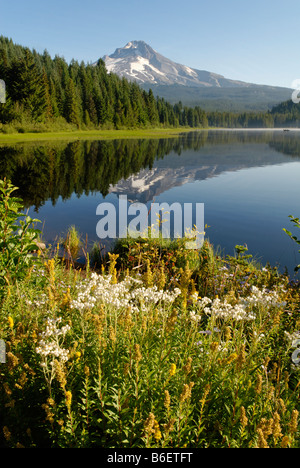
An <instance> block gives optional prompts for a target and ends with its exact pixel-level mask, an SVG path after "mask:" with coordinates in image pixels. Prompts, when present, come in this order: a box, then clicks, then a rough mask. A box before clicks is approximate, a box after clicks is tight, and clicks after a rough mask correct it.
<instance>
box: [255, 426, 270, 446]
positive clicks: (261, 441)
mask: <svg viewBox="0 0 300 468" xmlns="http://www.w3.org/2000/svg"><path fill="white" fill-rule="evenodd" d="M257 433H258V442H257V447H258V448H269V446H268V443H267V441H266V439H265V436H264V433H263V431H262V429H257Z"/></svg>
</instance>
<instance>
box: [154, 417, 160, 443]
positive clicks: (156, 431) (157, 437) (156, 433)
mask: <svg viewBox="0 0 300 468" xmlns="http://www.w3.org/2000/svg"><path fill="white" fill-rule="evenodd" d="M154 439H155V440H156V442H158V441H159V440H160V439H161V431H160V427H159V424H158V422H157V421H156V420H155V421H154Z"/></svg>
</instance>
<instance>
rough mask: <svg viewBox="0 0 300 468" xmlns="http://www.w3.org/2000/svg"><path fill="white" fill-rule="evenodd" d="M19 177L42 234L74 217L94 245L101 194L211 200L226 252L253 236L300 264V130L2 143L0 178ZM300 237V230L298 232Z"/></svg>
mask: <svg viewBox="0 0 300 468" xmlns="http://www.w3.org/2000/svg"><path fill="white" fill-rule="evenodd" d="M4 176H6V177H8V178H10V179H11V180H12V182H13V183H14V184H15V185H17V186H18V187H19V188H20V189H19V196H21V197H22V198H23V200H24V203H25V206H26V208H28V209H29V214H30V215H31V216H32V217H37V218H38V219H40V220H41V221H42V223H43V224H42V229H43V237H44V239H45V241H46V242H47V243H54V242H56V241H57V239H58V237H59V236H61V235H64V234H65V233H66V232H67V230H68V228H69V226H71V225H75V226H76V227H77V228H78V230H79V231H80V232H81V233H82V235H83V236H84V237H87V239H88V242H89V245H92V244H93V242H94V241H98V242H99V241H100V240H99V239H98V238H97V235H96V225H97V222H98V221H99V217H98V216H96V208H97V206H98V204H99V203H101V202H102V201H104V200H105V201H108V202H112V203H114V204H115V206H116V207H118V197H119V195H121V194H122V195H127V197H128V199H129V200H130V201H140V202H143V203H147V204H148V205H149V206H150V204H151V202H153V201H155V202H159V203H161V202H167V203H169V204H171V203H173V202H180V203H204V204H205V223H206V224H207V225H209V228H208V229H207V231H206V235H207V237H209V239H210V241H211V242H213V244H214V245H215V246H219V247H220V250H221V251H222V252H223V253H225V254H230V255H232V254H233V252H234V247H235V245H236V244H247V246H248V249H249V253H251V254H252V255H253V256H254V257H255V258H257V259H258V260H259V261H260V262H261V263H262V264H264V265H265V264H266V263H268V262H269V263H270V264H271V265H272V266H279V267H280V269H281V270H282V271H283V270H284V268H285V267H287V268H288V270H289V273H291V274H293V268H294V266H295V265H296V264H297V263H299V260H300V254H298V249H297V245H296V244H293V242H292V241H291V240H290V239H289V238H288V236H287V235H286V234H285V233H284V232H283V230H282V228H283V227H286V228H288V229H289V230H292V231H293V226H292V224H291V222H290V220H289V218H288V215H290V214H292V215H294V216H296V217H300V183H299V180H300V133H297V132H293V131H290V132H278V131H277V132H270V131H269V132H253V131H252V132H247V131H245V132H241V131H238V132H234V131H229V132H225V131H219V132H214V131H203V132H193V133H189V134H185V135H182V136H180V137H176V138H171V139H160V140H127V141H125V140H115V141H106V142H105V141H102V142H101V141H92V142H90V141H86V142H79V141H77V142H72V143H70V142H57V143H53V142H43V143H38V144H37V143H35V144H32V143H31V144H30V143H27V144H23V145H21V144H16V145H10V146H3V145H2V146H0V177H1V178H2V177H4ZM293 232H294V234H296V235H298V237H300V232H299V233H298V232H295V231H293Z"/></svg>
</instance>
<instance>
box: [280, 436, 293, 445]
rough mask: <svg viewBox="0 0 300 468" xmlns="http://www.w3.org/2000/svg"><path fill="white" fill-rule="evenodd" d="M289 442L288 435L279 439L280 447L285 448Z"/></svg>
mask: <svg viewBox="0 0 300 468" xmlns="http://www.w3.org/2000/svg"><path fill="white" fill-rule="evenodd" d="M290 444H291V441H290V438H289V436H284V438H283V439H282V441H281V444H280V447H281V448H287V447H288V446H289V445H290Z"/></svg>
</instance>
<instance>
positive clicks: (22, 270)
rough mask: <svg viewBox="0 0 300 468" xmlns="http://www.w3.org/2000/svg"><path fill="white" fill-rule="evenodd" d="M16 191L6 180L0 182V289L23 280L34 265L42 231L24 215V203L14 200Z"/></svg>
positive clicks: (17, 199) (34, 220) (35, 220)
mask: <svg viewBox="0 0 300 468" xmlns="http://www.w3.org/2000/svg"><path fill="white" fill-rule="evenodd" d="M15 190H17V187H15V186H13V185H12V184H11V183H10V182H9V181H7V180H6V179H4V180H0V286H1V287H3V286H4V285H5V284H7V285H9V284H11V283H13V282H14V281H16V280H17V279H20V278H22V276H24V274H26V269H27V268H28V267H29V266H30V265H31V263H32V251H34V250H37V249H38V247H37V245H36V242H37V240H38V237H39V234H40V231H39V230H38V229H35V228H34V227H31V226H33V223H35V222H38V220H37V219H31V218H30V216H26V215H25V214H23V213H21V212H20V210H21V208H22V204H21V200H20V199H19V198H16V197H13V196H12V193H13V192H14V191H15Z"/></svg>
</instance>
